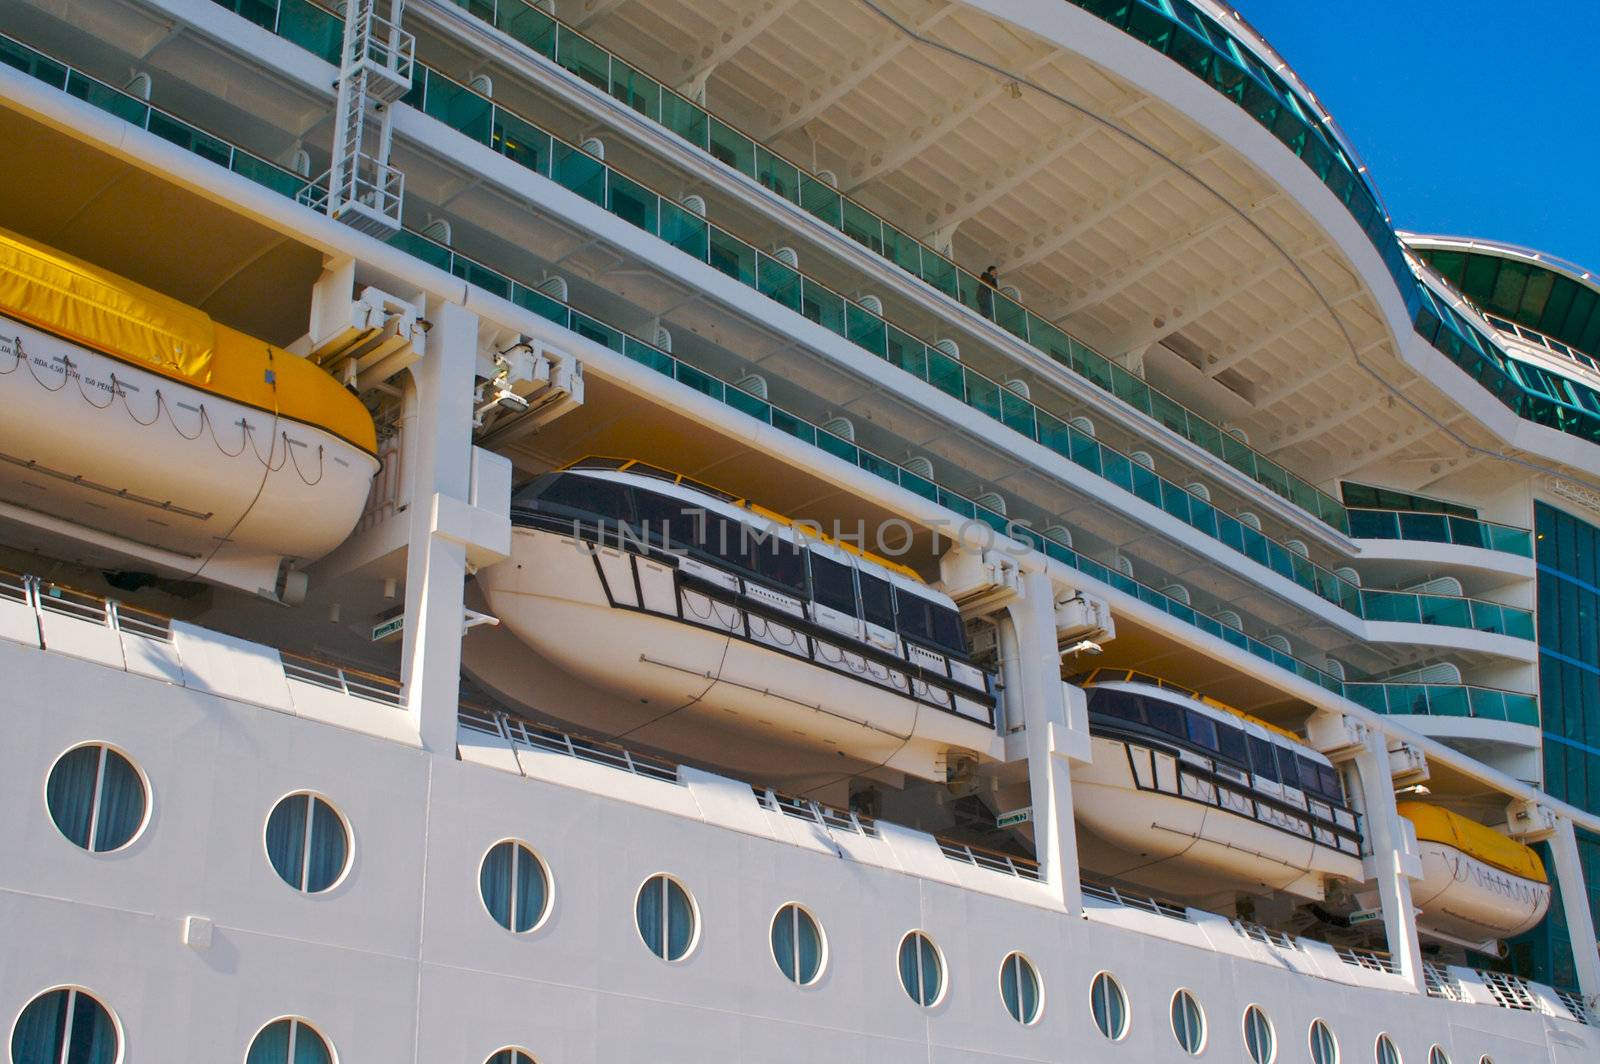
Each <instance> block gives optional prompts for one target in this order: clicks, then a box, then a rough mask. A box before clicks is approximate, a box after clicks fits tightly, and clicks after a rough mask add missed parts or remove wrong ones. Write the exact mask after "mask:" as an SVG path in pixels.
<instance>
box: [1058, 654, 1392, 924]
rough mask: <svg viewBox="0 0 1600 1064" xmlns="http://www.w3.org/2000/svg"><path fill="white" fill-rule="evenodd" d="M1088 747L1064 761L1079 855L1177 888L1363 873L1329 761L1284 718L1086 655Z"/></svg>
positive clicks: (1245, 887) (1318, 893)
mask: <svg viewBox="0 0 1600 1064" xmlns="http://www.w3.org/2000/svg"><path fill="white" fill-rule="evenodd" d="M1074 682H1076V683H1078V684H1080V685H1081V686H1083V687H1085V688H1087V698H1088V709H1089V731H1090V735H1091V737H1092V746H1093V761H1092V763H1091V764H1090V765H1089V766H1087V767H1085V768H1074V769H1073V773H1072V797H1073V806H1074V809H1075V813H1076V817H1077V820H1078V822H1079V823H1080V824H1081V825H1082V826H1083V827H1085V828H1086V829H1088V832H1089V833H1090V835H1091V836H1092V837H1091V838H1089V839H1087V840H1086V841H1085V842H1080V850H1081V851H1082V852H1083V863H1084V865H1085V867H1087V868H1090V869H1092V870H1093V871H1095V872H1097V873H1099V874H1100V875H1103V876H1110V877H1115V878H1118V879H1122V880H1127V881H1129V882H1132V883H1137V884H1139V885H1142V886H1145V887H1148V888H1150V889H1152V890H1157V891H1160V892H1163V893H1167V894H1172V895H1176V896H1178V897H1182V898H1186V899H1198V898H1205V897H1210V896H1222V895H1225V894H1229V893H1232V892H1236V891H1241V890H1242V891H1249V892H1257V893H1259V892H1262V891H1268V890H1281V891H1285V892H1287V893H1290V894H1295V895H1298V896H1301V897H1305V898H1310V899H1316V900H1320V899H1321V898H1323V897H1324V896H1325V893H1326V887H1327V880H1329V879H1330V878H1338V879H1346V880H1350V881H1352V882H1360V880H1361V835H1360V832H1359V829H1358V828H1357V823H1356V816H1355V813H1354V812H1353V811H1352V810H1351V808H1350V806H1349V804H1348V803H1347V801H1346V799H1345V795H1344V787H1343V783H1342V781H1341V779H1340V776H1339V773H1338V772H1337V771H1336V770H1335V769H1334V767H1333V764H1332V763H1331V762H1330V761H1329V760H1328V759H1327V758H1326V757H1324V756H1322V755H1321V754H1320V753H1318V752H1317V751H1315V750H1313V749H1312V748H1311V747H1309V746H1307V745H1306V744H1305V743H1304V742H1302V741H1301V740H1300V739H1299V738H1298V737H1297V736H1295V735H1294V734H1293V733H1291V732H1287V731H1284V730H1283V729H1281V728H1277V727H1275V726H1273V725H1271V724H1268V723H1266V722H1264V721H1260V720H1257V719H1255V718H1254V717H1250V716H1248V715H1246V714H1244V713H1241V712H1239V711H1238V710H1236V709H1233V708H1231V707H1229V706H1225V705H1223V704H1222V703H1220V702H1217V701H1215V700H1214V699H1210V698H1206V697H1204V696H1202V695H1199V694H1197V693H1195V692H1194V691H1191V690H1189V689H1187V688H1184V687H1179V686H1177V685H1175V684H1172V683H1169V682H1167V681H1165V680H1160V679H1157V678H1156V677H1154V676H1147V675H1145V674H1142V673H1137V672H1128V671H1126V670H1121V669H1097V670H1095V671H1094V672H1092V673H1089V674H1088V675H1087V676H1084V677H1081V678H1079V679H1077V680H1076V681H1074Z"/></svg>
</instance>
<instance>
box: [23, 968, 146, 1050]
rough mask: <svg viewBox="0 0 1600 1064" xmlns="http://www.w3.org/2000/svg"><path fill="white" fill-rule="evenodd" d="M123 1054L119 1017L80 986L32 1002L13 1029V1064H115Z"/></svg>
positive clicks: (61, 990) (48, 992) (61, 989)
mask: <svg viewBox="0 0 1600 1064" xmlns="http://www.w3.org/2000/svg"><path fill="white" fill-rule="evenodd" d="M121 1055H122V1035H121V1032H119V1031H118V1030H117V1021H116V1020H115V1019H114V1018H112V1015H111V1013H110V1012H109V1011H108V1010H107V1009H106V1007H105V1006H104V1005H102V1004H100V1002H98V1001H96V1000H95V999H94V997H93V995H91V994H89V993H88V992H87V991H84V990H79V989H77V988H76V987H62V988H60V989H57V990H50V991H46V992H45V993H43V994H40V995H39V996H38V997H36V998H34V999H33V1000H32V1001H30V1002H28V1007H27V1008H25V1009H23V1010H22V1015H20V1016H18V1017H17V1025H16V1027H15V1028H13V1029H12V1031H11V1064H61V1062H62V1061H66V1062H67V1064H113V1062H114V1061H116V1060H117V1059H118V1058H120V1057H121Z"/></svg>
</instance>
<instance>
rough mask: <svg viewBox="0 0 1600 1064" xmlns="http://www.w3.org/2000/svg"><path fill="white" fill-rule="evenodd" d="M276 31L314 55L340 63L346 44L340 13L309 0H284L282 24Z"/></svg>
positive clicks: (280, 9)
mask: <svg viewBox="0 0 1600 1064" xmlns="http://www.w3.org/2000/svg"><path fill="white" fill-rule="evenodd" d="M273 32H275V33H276V34H277V35H278V36H280V37H282V38H283V39H284V40H286V41H289V42H290V43H292V44H297V45H299V46H300V47H301V48H304V49H305V50H306V51H308V52H310V53H311V54H312V55H315V56H319V57H321V58H322V59H325V60H327V61H328V62H329V63H332V64H333V65H334V66H338V65H339V52H340V51H341V50H342V49H343V48H344V23H343V21H341V20H340V18H339V16H337V15H334V14H332V13H330V12H328V11H325V10H323V9H322V8H320V7H318V6H317V5H316V4H313V3H310V2H309V0H281V3H280V4H279V7H278V26H277V29H275V30H274V31H273Z"/></svg>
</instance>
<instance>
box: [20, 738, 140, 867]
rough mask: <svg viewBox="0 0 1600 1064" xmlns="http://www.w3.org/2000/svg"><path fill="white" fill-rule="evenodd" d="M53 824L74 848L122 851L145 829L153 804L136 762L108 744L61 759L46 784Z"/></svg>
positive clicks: (83, 748) (71, 752) (81, 749)
mask: <svg viewBox="0 0 1600 1064" xmlns="http://www.w3.org/2000/svg"><path fill="white" fill-rule="evenodd" d="M45 804H46V805H47V806H48V807H49V809H50V819H51V820H53V821H55V825H56V827H57V828H58V829H59V830H60V831H61V834H63V835H65V836H66V837H67V839H68V840H69V841H71V842H72V844H73V845H74V846H79V847H81V848H83V849H85V850H88V851H89V852H91V853H107V852H109V851H111V850H120V849H121V848H122V847H124V846H126V845H128V843H130V842H132V841H133V837H134V836H135V835H137V834H138V833H139V829H140V828H141V827H143V826H144V822H145V811H146V808H147V807H148V800H147V796H146V792H145V786H144V779H143V777H141V776H140V775H139V770H138V769H136V768H134V767H133V762H131V761H129V760H128V759H127V758H126V757H124V756H122V755H121V754H120V753H118V752H117V751H115V750H113V749H111V747H109V746H106V745H105V744H104V743H89V744H87V745H85V746H79V747H74V748H73V749H71V750H68V751H67V752H66V753H64V754H62V755H61V757H60V758H59V759H57V761H56V763H55V764H54V765H52V766H51V768H50V778H49V780H47V781H46V783H45Z"/></svg>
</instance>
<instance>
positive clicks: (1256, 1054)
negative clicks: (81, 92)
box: [1244, 1005, 1278, 1064]
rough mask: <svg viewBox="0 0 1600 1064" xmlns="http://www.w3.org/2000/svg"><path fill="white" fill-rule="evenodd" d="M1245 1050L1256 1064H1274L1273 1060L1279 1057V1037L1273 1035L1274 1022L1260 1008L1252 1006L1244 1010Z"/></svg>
mask: <svg viewBox="0 0 1600 1064" xmlns="http://www.w3.org/2000/svg"><path fill="white" fill-rule="evenodd" d="M1244 1048H1245V1051H1246V1052H1248V1053H1249V1054H1250V1059H1251V1060H1252V1061H1254V1062H1255V1064H1272V1058H1273V1057H1274V1056H1276V1055H1277V1052H1278V1036H1277V1035H1276V1034H1274V1033H1273V1031H1272V1021H1271V1020H1269V1019H1267V1014H1266V1013H1265V1012H1262V1011H1261V1008H1260V1006H1257V1005H1251V1006H1250V1007H1249V1008H1247V1009H1245V1010H1244Z"/></svg>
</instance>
